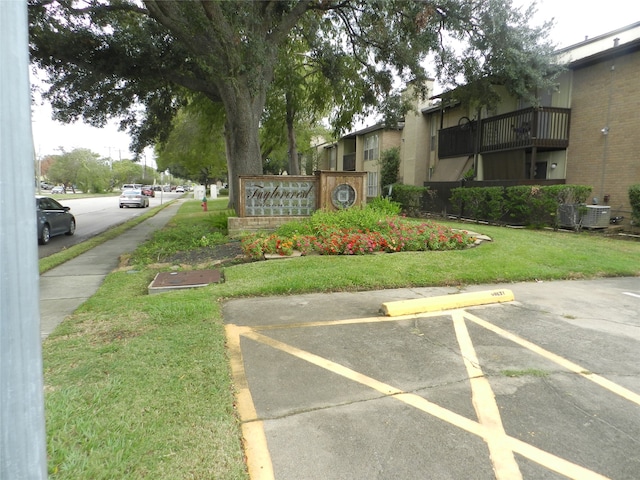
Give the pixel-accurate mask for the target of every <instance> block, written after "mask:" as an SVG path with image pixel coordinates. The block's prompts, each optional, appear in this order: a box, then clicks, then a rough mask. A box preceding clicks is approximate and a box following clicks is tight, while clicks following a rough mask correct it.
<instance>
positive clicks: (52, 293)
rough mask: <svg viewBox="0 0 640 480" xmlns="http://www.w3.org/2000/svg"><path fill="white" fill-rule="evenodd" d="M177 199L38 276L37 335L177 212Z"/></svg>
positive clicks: (45, 333)
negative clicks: (38, 310)
mask: <svg viewBox="0 0 640 480" xmlns="http://www.w3.org/2000/svg"><path fill="white" fill-rule="evenodd" d="M181 203H182V201H181V200H177V201H175V202H173V203H171V204H170V205H168V206H167V207H165V208H164V209H162V210H161V211H160V212H158V213H157V214H156V215H154V216H153V217H151V218H149V219H148V220H145V221H144V222H142V223H140V224H139V225H136V226H135V227H133V228H131V229H130V230H128V231H126V232H125V233H123V234H122V235H119V236H118V237H117V238H114V239H112V240H109V241H107V242H105V243H103V244H102V245H98V246H97V247H95V248H93V249H91V250H89V251H88V252H86V253H83V254H82V255H80V256H78V257H76V258H74V259H73V260H69V261H68V262H66V263H63V264H62V265H60V266H58V267H56V268H53V269H51V270H49V271H48V272H46V273H43V274H42V275H40V334H41V336H42V339H43V340H44V339H45V338H47V336H49V334H50V333H51V332H52V331H53V330H54V329H55V328H56V327H57V326H58V324H59V323H60V322H62V321H63V320H64V319H65V318H66V317H67V315H71V314H72V313H73V312H74V311H75V310H76V309H77V308H78V307H79V306H80V305H82V304H83V303H84V302H85V300H87V299H88V298H90V297H91V296H92V295H93V294H94V293H96V291H97V290H98V288H99V287H100V285H102V282H103V280H104V278H105V277H106V276H107V275H108V274H109V273H111V272H112V271H113V270H114V269H115V268H116V267H117V266H118V262H119V260H120V256H121V255H122V254H125V253H128V252H132V251H133V250H135V249H136V248H137V247H138V245H140V244H141V243H142V242H145V241H146V240H148V239H149V238H150V236H151V235H152V234H153V232H155V231H156V230H158V229H160V228H162V227H164V226H165V225H166V223H167V222H168V221H169V219H170V218H171V217H173V216H174V215H175V214H176V212H177V211H178V208H179V206H180V205H181Z"/></svg>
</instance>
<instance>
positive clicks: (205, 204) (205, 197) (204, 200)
mask: <svg viewBox="0 0 640 480" xmlns="http://www.w3.org/2000/svg"><path fill="white" fill-rule="evenodd" d="M201 205H202V211H203V212H206V211H207V196H206V195H205V196H204V197H202V204H201Z"/></svg>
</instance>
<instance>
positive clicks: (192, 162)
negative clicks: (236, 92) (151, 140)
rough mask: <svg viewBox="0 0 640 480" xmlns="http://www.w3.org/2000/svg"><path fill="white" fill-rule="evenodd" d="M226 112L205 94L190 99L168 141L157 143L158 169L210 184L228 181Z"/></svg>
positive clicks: (181, 111)
mask: <svg viewBox="0 0 640 480" xmlns="http://www.w3.org/2000/svg"><path fill="white" fill-rule="evenodd" d="M223 124H224V112H223V111H222V108H221V107H220V106H219V105H217V104H212V103H211V102H208V101H206V99H203V98H202V97H201V96H197V95H196V96H195V97H194V98H192V99H190V102H189V104H188V105H186V106H185V107H183V108H182V109H181V110H180V111H179V112H178V114H177V115H176V117H175V118H174V124H173V128H172V130H171V133H170V134H169V137H168V138H167V141H166V142H162V143H158V144H157V146H156V154H157V156H156V163H157V164H158V170H162V171H164V170H169V171H170V172H171V174H172V175H175V176H178V177H181V178H185V179H188V180H192V181H197V182H200V183H201V184H203V185H205V187H207V189H208V187H209V185H210V184H211V183H212V182H214V181H216V180H220V181H222V182H226V181H227V165H226V159H225V142H224V138H223V135H222V131H223Z"/></svg>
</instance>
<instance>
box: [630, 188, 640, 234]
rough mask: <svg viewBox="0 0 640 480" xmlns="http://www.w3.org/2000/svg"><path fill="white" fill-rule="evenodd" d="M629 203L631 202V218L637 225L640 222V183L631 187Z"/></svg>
mask: <svg viewBox="0 0 640 480" xmlns="http://www.w3.org/2000/svg"><path fill="white" fill-rule="evenodd" d="M629 203H630V204H631V218H632V219H633V222H634V224H635V225H638V224H640V184H636V185H631V186H630V187H629Z"/></svg>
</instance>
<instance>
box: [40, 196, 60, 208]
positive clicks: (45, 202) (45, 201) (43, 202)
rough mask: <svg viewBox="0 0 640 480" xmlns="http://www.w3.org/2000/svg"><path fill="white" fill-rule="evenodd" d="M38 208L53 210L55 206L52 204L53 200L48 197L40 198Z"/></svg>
mask: <svg viewBox="0 0 640 480" xmlns="http://www.w3.org/2000/svg"><path fill="white" fill-rule="evenodd" d="M39 201H40V209H41V210H55V209H56V208H57V207H56V206H55V205H54V204H53V200H51V199H50V198H40V199H39Z"/></svg>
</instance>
